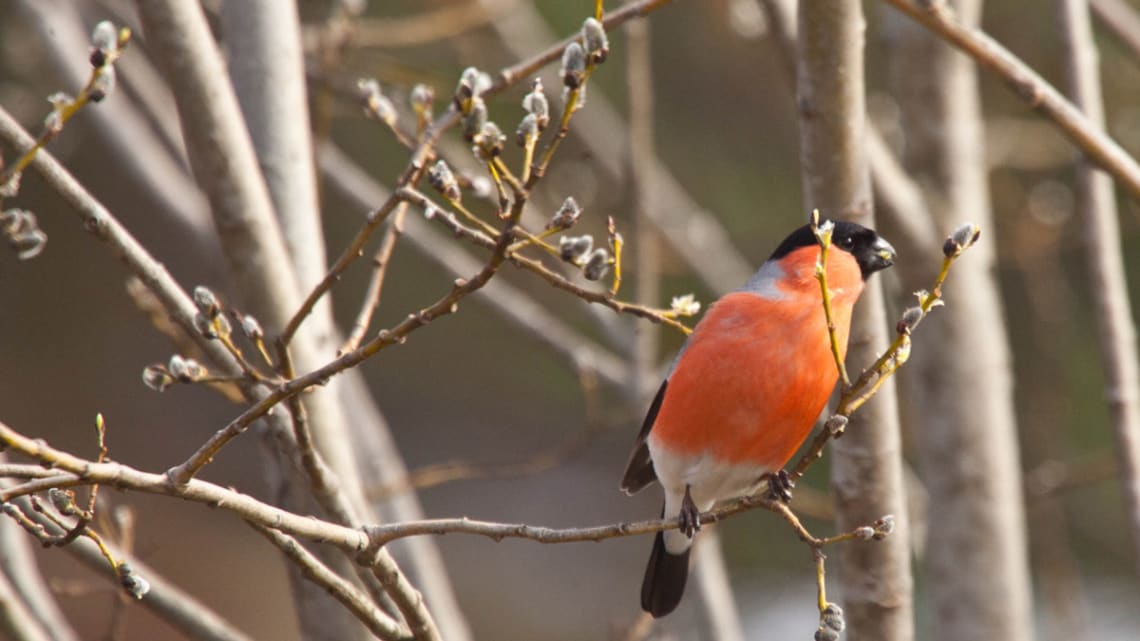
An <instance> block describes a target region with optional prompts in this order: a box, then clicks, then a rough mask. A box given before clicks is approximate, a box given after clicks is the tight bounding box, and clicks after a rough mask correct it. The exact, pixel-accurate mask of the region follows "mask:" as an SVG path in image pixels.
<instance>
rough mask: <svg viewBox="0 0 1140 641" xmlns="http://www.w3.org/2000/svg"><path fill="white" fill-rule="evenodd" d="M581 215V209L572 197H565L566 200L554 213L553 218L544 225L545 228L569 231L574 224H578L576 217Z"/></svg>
mask: <svg viewBox="0 0 1140 641" xmlns="http://www.w3.org/2000/svg"><path fill="white" fill-rule="evenodd" d="M581 215H582V208H581V207H579V206H578V201H576V200H574V197H573V196H567V197H566V200H564V201H562V206H561V207H559V208H558V211H556V212H555V213H554V217H553V218H551V219H550V222H548V223H546V228H547V229H558V230H563V229H570V228H571V227H573V226H574V223H576V222H578V217H579V216H581Z"/></svg>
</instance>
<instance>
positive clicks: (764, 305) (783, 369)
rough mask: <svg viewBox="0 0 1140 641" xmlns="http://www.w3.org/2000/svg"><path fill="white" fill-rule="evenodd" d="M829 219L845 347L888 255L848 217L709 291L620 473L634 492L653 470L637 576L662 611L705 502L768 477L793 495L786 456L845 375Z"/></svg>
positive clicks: (805, 234)
mask: <svg viewBox="0 0 1140 641" xmlns="http://www.w3.org/2000/svg"><path fill="white" fill-rule="evenodd" d="M829 225H830V226H832V236H831V249H830V250H829V251H828V255H827V261H826V266H827V267H826V270H827V271H826V276H827V285H828V289H829V290H830V292H831V304H832V318H833V322H834V325H835V333H836V335H837V338H838V341H837V342H838V347H839V353H840V358H843V357H845V355H846V353H847V338H848V335H849V332H850V328H851V313H852V310H853V308H854V305H855V301H856V300H857V299H858V298H859V295H860V294H861V293H862V291H863V286H864V284H865V282H866V280H867V278H868V277H870V276H871V275H872V274H874V273H875V272H877V271H880V270H883V269H886V268H887V267H890V266H891V265H892V264H893V262H894V259H895V250H894V248H893V247H891V244H890V243H888V242H887V241H886V240H884V239H883V238H881V237H880V236H879V235H878V234H877V233H875V232H874V231H873V230H871V229H868V228H867V227H864V226H862V225H859V224H856V223H852V222H846V221H822V222H819V227H817V228H813V225H812V224H807V225H804V226H802V227H799V228H797V229H796V230H795V231H793V232H792V233H791V234H789V235H788V237H787V238H785V239H784V240H783V242H781V243H780V244H779V245H778V246H777V247H776V249H775V251H773V253H772V255H771V257H769V258H768V260H767V261H765V262H764V263H763V265H761V266H760V269H759V270H758V271H757V272H756V273H755V274H754V275H753V276H752V277H751V278H750V279H749V280H748V281H747V282H746V283H745V284H744V285H743V286H742V287H740V288H739V289H737V290H736V291H733V292H731V293H729V294H726V295H725V296H723V297H722V298H720V300H718V301H717V302H715V303H713V304H712V305H711V306H710V307H709V309H708V311H707V312H706V313H705V315H704V317H703V318H702V319H701V321H700V322H699V323H697V325H696V326H695V327H694V328H693V331H692V333H691V334H690V335H689V337H688V338H687V339H686V341H685V343H684V345H683V346H682V347H681V350H680V352H679V353H678V354H677V356H676V358H675V359H674V360H673V363H672V365H671V366H670V367H669V369H668V371H667V374H666V376H665V380H664V382H662V384H661V387H660V389H659V391H658V392H657V394H656V396H655V397H654V398H653V401H652V403H651V404H650V406H649V411H648V413H647V414H646V417H645V421H644V422H643V423H642V427H641V432H640V434H639V435H638V437H637V440H636V442H635V443H634V447H633V453H632V455H631V456H630V459H629V464H628V466H627V467H626V471H625V475H624V477H623V478H622V482H621V489H622V490H623V491H625V492H626V493H627V494H630V495H632V494H634V493H636V492H639V491H641V490H642V489H644V488H645V487H647V486H648V485H650V484H651V483H653V482H654V481H657V482H659V483H660V484H661V486H662V487H663V489H664V493H665V502H664V506H663V508H662V518H671V519H673V518H675V519H679V523H680V529H676V530H668V531H665V532H658V533H657V536H656V539H655V540H654V542H653V552H652V553H651V555H650V557H649V565H648V567H647V568H646V570H645V578H644V581H643V582H642V587H641V608H642V609H643V610H645V611H646V612H648V613H650V614H651V615H653V617H655V618H659V617H662V616H665V615H667V614H669V613H670V612H672V611H673V610H674V609H676V607H677V605H678V604H679V603H680V601H681V597H682V595H683V594H684V590H685V580H686V578H687V576H688V572H689V552H690V550H691V549H692V543H693V537H694V536H695V533H696V531H697V530H698V529H699V528H700V513H701V512H705V511H708V510H709V509H711V508H712V507H713V505H715V504H716V502H718V501H720V500H723V499H728V498H733V497H737V496H743V495H745V494H747V493H750V492H752V491H754V490H755V489H757V488H758V487H759V486H760V484H761V483H762V482H764V481H765V480H767V481H768V482H769V487H770V488H771V490H772V491H773V492H774V493H775V494H776V495H777V496H779V497H781V498H782V499H783V500H785V501H786V500H790V498H791V495H790V490H791V483H790V479H789V478H788V476H787V473H786V472H784V471H783V468H784V466H785V465H786V464H787V462H788V461H789V460H790V459H791V457H792V455H793V454H795V452H796V450H798V449H799V447H800V446H801V445H802V444H803V442H804V440H805V439H806V438H807V436H808V434H810V433H811V430H812V428H813V427H814V425H815V423H816V420H817V419H818V418H819V416H820V414H821V413H822V412H823V409H824V407H825V406H826V405H827V401H828V399H829V398H830V396H831V393H832V391H833V389H834V388H835V384H836V381H837V380H838V377H839V374H838V368H837V367H836V364H835V356H834V354H833V353H832V351H831V342H830V337H829V335H828V329H827V320H826V316H825V314H824V309H823V293H822V289H821V287H820V283H819V281H818V280H817V278H816V265H817V263H818V261H819V257H820V249H821V248H820V244H819V240H818V238H817V237H816V233H815V231H814V229H824V228H826V227H827V226H829Z"/></svg>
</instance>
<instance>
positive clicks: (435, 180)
mask: <svg viewBox="0 0 1140 641" xmlns="http://www.w3.org/2000/svg"><path fill="white" fill-rule="evenodd" d="M428 184H429V185H431V186H432V188H433V189H435V190H436V191H438V192H439V193H440V194H442V195H443V197H444V198H446V199H448V200H452V201H455V202H459V199H460V198H461V197H462V196H463V192H462V191H460V189H459V181H458V180H456V179H455V174H454V173H453V172H452V171H451V167H449V166H448V165H447V163H446V162H444V161H443V160H442V159H440V160H439V161H438V162H436V163H435V164H434V165H432V166H431V168H430V169H428Z"/></svg>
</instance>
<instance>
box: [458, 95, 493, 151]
mask: <svg viewBox="0 0 1140 641" xmlns="http://www.w3.org/2000/svg"><path fill="white" fill-rule="evenodd" d="M470 105H471V107H470V109H469V110H468V111H467V115H466V116H464V117H463V139H464V140H466V141H467V142H474V140H475V136H478V135H479V132H480V131H483V125H485V124H487V105H486V104H485V103H484V102H483V99H482V98H472V99H471V103H470Z"/></svg>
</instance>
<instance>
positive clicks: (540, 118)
mask: <svg viewBox="0 0 1140 641" xmlns="http://www.w3.org/2000/svg"><path fill="white" fill-rule="evenodd" d="M522 106H523V109H525V110H526V112H527V113H528V114H531V115H533V116H534V117H535V120H536V121H537V123H538V130H539V131H542V130H544V129H546V126H547V125H549V124H550V102H549V101H547V100H546V94H545V93H544V92H543V90H542V79H541V78H535V79H534V85H533V86H532V87H531V90H530V93H528V94H527V95H525V96H523V102H522Z"/></svg>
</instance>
